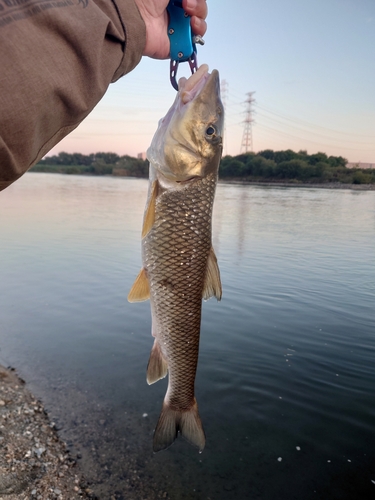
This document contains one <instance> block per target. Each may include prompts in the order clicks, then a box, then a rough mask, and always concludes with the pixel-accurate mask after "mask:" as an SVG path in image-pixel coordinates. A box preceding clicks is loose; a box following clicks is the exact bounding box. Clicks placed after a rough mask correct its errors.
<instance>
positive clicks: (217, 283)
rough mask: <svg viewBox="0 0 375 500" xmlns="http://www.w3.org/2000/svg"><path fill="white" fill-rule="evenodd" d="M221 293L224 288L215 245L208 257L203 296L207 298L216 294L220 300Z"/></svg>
mask: <svg viewBox="0 0 375 500" xmlns="http://www.w3.org/2000/svg"><path fill="white" fill-rule="evenodd" d="M221 295H222V288H221V280H220V271H219V266H218V264H217V258H216V255H215V251H214V249H213V247H211V250H210V253H209V255H208V259H207V269H206V278H205V281H204V287H203V294H202V297H203V298H204V299H205V300H207V299H209V298H210V297H213V296H215V297H216V298H217V300H220V299H221Z"/></svg>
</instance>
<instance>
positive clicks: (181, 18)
mask: <svg viewBox="0 0 375 500" xmlns="http://www.w3.org/2000/svg"><path fill="white" fill-rule="evenodd" d="M167 11H168V14H169V25H168V36H169V41H170V46H171V52H170V57H171V64H170V79H171V84H172V86H173V88H174V89H175V90H177V91H178V84H177V69H178V65H179V64H180V62H188V63H189V66H190V69H191V72H192V73H195V71H196V70H197V68H198V62H197V49H196V45H195V44H196V43H199V44H201V45H203V44H204V41H203V38H202V37H201V36H199V35H197V36H194V35H193V34H192V31H191V26H190V16H189V15H188V14H187V13H186V12H185V11H184V9H183V8H182V1H179V0H170V2H169V4H168V7H167Z"/></svg>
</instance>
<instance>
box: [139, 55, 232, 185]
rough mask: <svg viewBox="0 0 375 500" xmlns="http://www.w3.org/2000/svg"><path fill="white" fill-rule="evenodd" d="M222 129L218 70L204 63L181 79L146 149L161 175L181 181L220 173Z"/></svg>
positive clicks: (168, 179)
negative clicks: (169, 107) (173, 97)
mask: <svg viewBox="0 0 375 500" xmlns="http://www.w3.org/2000/svg"><path fill="white" fill-rule="evenodd" d="M223 129H224V108H223V104H222V102H221V99H220V81H219V73H218V71H217V70H214V71H212V73H211V74H210V73H208V67H207V65H202V66H201V67H200V68H199V69H198V71H197V72H196V73H194V74H193V75H192V76H191V77H190V78H189V79H186V78H181V79H180V81H179V92H178V94H177V97H176V100H175V102H174V104H173V105H172V107H171V109H170V110H169V111H168V113H167V115H166V116H165V118H163V119H162V120H161V121H160V122H159V127H158V130H157V131H156V133H155V136H154V138H153V141H152V143H151V146H150V148H149V149H148V151H147V157H148V159H149V161H150V163H151V165H152V166H153V167H154V168H155V169H156V170H157V175H158V178H159V179H160V177H162V178H164V179H165V180H167V181H170V182H176V183H181V182H186V181H190V180H194V179H197V178H203V177H206V176H207V175H208V174H210V173H217V171H218V168H219V162H220V158H221V154H222V149H223Z"/></svg>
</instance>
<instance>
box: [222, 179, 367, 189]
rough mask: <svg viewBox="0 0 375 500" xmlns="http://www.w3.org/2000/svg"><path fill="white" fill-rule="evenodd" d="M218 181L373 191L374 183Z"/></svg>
mask: <svg viewBox="0 0 375 500" xmlns="http://www.w3.org/2000/svg"><path fill="white" fill-rule="evenodd" d="M219 183H223V184H224V183H225V184H239V185H244V186H245V185H246V186H247V185H249V186H261V187H262V186H263V187H293V188H313V189H352V190H354V191H375V184H343V183H342V182H326V183H321V184H319V183H299V182H298V183H297V182H259V181H245V180H236V179H232V180H230V179H228V180H224V179H219Z"/></svg>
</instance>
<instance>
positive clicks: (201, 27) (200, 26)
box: [190, 16, 207, 36]
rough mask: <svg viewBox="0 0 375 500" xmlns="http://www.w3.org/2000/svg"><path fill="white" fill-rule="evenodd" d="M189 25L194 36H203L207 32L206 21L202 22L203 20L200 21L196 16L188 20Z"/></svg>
mask: <svg viewBox="0 0 375 500" xmlns="http://www.w3.org/2000/svg"><path fill="white" fill-rule="evenodd" d="M190 24H191V29H192V31H193V33H194V35H200V36H203V35H204V34H205V33H206V31H207V23H206V21H203V19H201V18H199V17H197V16H192V18H191V20H190Z"/></svg>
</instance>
